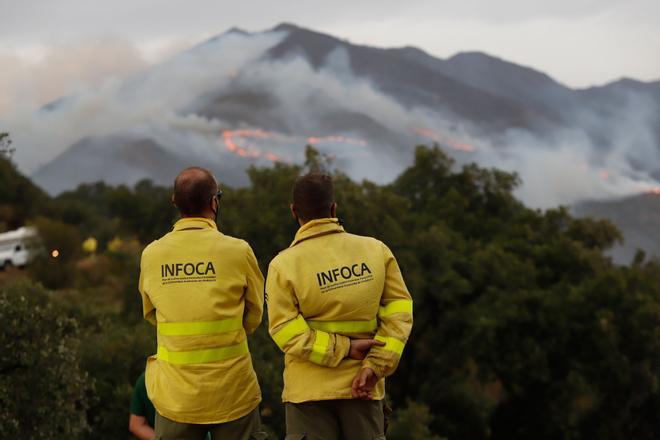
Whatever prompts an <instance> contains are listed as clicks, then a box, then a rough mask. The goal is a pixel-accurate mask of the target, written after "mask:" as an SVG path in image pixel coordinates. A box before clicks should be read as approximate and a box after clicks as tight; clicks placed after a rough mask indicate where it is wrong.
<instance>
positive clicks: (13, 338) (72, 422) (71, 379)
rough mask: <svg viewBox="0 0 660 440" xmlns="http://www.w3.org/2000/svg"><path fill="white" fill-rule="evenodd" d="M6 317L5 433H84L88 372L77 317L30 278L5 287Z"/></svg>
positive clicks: (0, 374) (1, 371)
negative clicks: (82, 361)
mask: <svg viewBox="0 0 660 440" xmlns="http://www.w3.org/2000/svg"><path fill="white" fill-rule="evenodd" d="M0 322H2V326H3V329H2V332H0V346H1V347H3V349H2V350H3V353H2V356H0V438H7V439H9V438H39V439H71V438H80V437H81V436H82V435H83V434H84V433H85V432H86V431H87V429H88V425H87V422H86V418H85V410H86V409H87V395H86V394H87V391H88V376H87V374H86V373H85V372H83V371H82V370H81V368H80V358H79V355H78V348H79V343H80V341H79V338H78V326H77V323H76V321H75V320H74V319H71V318H69V317H67V316H66V314H65V313H63V310H62V309H61V308H59V307H56V306H55V305H54V304H53V303H52V302H51V301H50V298H49V294H48V292H46V291H45V290H44V289H43V288H41V287H39V286H38V285H35V284H32V283H29V282H25V283H18V284H14V285H10V286H4V287H2V288H0Z"/></svg>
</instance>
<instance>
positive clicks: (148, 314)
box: [138, 254, 156, 325]
mask: <svg viewBox="0 0 660 440" xmlns="http://www.w3.org/2000/svg"><path fill="white" fill-rule="evenodd" d="M138 290H139V291H140V296H142V316H144V319H146V320H147V321H149V322H150V323H151V324H153V325H156V308H155V307H154V305H153V304H152V303H151V299H150V298H149V294H148V292H147V286H146V281H145V276H144V254H143V256H142V258H141V259H140V280H139V281H138Z"/></svg>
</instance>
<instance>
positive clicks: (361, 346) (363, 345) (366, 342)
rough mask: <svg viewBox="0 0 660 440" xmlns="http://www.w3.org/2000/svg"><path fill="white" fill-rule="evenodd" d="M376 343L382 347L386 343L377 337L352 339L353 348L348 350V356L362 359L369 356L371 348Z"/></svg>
mask: <svg viewBox="0 0 660 440" xmlns="http://www.w3.org/2000/svg"><path fill="white" fill-rule="evenodd" d="M374 345H376V346H380V347H382V346H383V345H385V343H384V342H381V341H377V340H375V339H351V349H350V350H349V351H348V357H349V358H351V359H355V360H358V361H361V360H362V359H364V358H365V357H367V354H368V353H369V350H371V347H373V346H374Z"/></svg>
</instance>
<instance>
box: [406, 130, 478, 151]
mask: <svg viewBox="0 0 660 440" xmlns="http://www.w3.org/2000/svg"><path fill="white" fill-rule="evenodd" d="M413 131H414V132H415V133H417V134H418V135H420V136H423V137H426V138H429V139H432V140H434V141H435V142H437V143H439V144H441V145H446V146H447V147H449V148H451V149H453V150H457V151H464V152H467V153H472V152H474V151H475V150H476V148H474V146H472V145H470V144H467V143H464V142H458V141H456V140H454V139H452V138H450V137H448V136H445V135H442V134H440V133H437V132H435V131H433V130H429V129H428V128H415V129H413Z"/></svg>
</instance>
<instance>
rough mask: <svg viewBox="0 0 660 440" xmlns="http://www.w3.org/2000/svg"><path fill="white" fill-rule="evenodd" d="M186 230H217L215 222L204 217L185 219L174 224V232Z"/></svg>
mask: <svg viewBox="0 0 660 440" xmlns="http://www.w3.org/2000/svg"><path fill="white" fill-rule="evenodd" d="M184 229H217V226H216V225H215V222H214V221H213V220H211V219H208V218H203V217H185V218H182V219H181V220H179V221H177V222H176V223H174V228H172V230H173V231H182V230H184Z"/></svg>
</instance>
